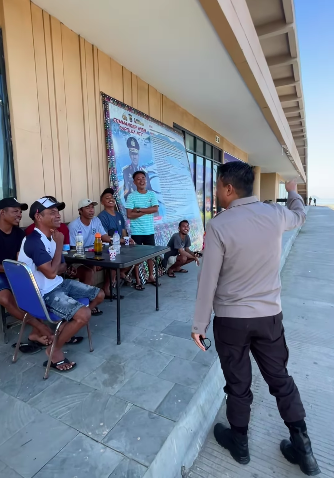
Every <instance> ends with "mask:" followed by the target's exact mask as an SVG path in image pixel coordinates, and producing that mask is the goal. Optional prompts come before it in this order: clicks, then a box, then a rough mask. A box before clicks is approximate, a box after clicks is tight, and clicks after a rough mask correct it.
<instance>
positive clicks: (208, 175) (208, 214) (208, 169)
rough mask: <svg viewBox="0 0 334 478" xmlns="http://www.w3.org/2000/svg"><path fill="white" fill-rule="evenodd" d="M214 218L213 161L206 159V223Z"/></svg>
mask: <svg viewBox="0 0 334 478" xmlns="http://www.w3.org/2000/svg"><path fill="white" fill-rule="evenodd" d="M211 218H212V161H210V160H209V159H206V160H205V225H206V224H207V222H208V221H209V220H210V219H211Z"/></svg>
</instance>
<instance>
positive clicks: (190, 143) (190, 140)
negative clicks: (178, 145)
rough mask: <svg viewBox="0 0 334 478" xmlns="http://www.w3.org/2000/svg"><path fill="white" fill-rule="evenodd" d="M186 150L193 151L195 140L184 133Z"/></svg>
mask: <svg viewBox="0 0 334 478" xmlns="http://www.w3.org/2000/svg"><path fill="white" fill-rule="evenodd" d="M186 149H190V150H191V151H195V138H194V136H191V135H190V134H188V133H186Z"/></svg>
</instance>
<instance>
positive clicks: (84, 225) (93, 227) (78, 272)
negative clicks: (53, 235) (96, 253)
mask: <svg viewBox="0 0 334 478" xmlns="http://www.w3.org/2000/svg"><path fill="white" fill-rule="evenodd" d="M97 204H98V203H97V202H95V201H92V200H91V199H81V201H79V204H78V210H79V217H78V218H77V219H74V221H72V222H70V224H69V225H68V229H69V231H70V246H71V247H75V242H76V239H75V238H76V236H77V234H78V231H81V232H82V235H83V241H84V247H90V246H93V245H94V241H95V234H96V233H97V232H99V233H100V234H101V238H102V242H108V243H109V242H110V237H109V236H108V234H107V232H106V231H105V230H104V227H103V226H102V223H101V221H100V219H99V218H98V217H96V216H95V206H97ZM97 270H101V268H98V269H97V268H96V267H94V266H93V267H88V266H84V265H78V266H77V267H76V269H75V268H72V276H73V277H77V278H78V279H79V280H80V282H83V283H84V284H88V285H92V284H94V276H95V273H96V271H97ZM107 282H108V281H107ZM108 284H109V282H108V283H107V284H106V287H105V290H108V289H109V285H108ZM101 313H102V312H101V311H100V310H99V309H97V310H96V311H94V312H93V315H100V314H101Z"/></svg>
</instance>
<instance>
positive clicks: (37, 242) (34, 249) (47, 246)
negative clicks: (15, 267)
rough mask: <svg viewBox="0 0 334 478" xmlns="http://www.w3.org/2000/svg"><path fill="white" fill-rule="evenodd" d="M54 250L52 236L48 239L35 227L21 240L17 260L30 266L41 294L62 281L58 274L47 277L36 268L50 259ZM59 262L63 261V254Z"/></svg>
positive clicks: (54, 244) (54, 245) (46, 292)
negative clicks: (51, 277)
mask: <svg viewBox="0 0 334 478" xmlns="http://www.w3.org/2000/svg"><path fill="white" fill-rule="evenodd" d="M55 252H56V243H55V241H54V240H53V238H51V239H49V238H48V237H46V235H45V234H43V232H42V231H40V230H39V229H37V228H36V227H35V229H34V230H33V232H32V233H31V234H29V236H27V237H25V238H24V239H23V241H22V245H21V249H20V252H19V259H18V260H19V261H20V262H24V263H25V264H27V266H28V267H30V269H31V271H32V273H33V274H34V277H35V279H36V282H37V285H38V287H39V290H40V291H41V294H42V295H45V294H48V293H49V292H51V291H52V290H53V289H55V288H56V287H57V286H58V285H59V284H61V283H62V282H63V278H62V277H60V276H56V277H55V278H54V279H48V278H47V277H45V275H44V274H43V273H42V272H40V271H39V270H37V267H39V266H41V265H43V264H46V263H47V262H50V261H52V259H53V257H54V255H55ZM61 262H64V257H63V256H62V258H61Z"/></svg>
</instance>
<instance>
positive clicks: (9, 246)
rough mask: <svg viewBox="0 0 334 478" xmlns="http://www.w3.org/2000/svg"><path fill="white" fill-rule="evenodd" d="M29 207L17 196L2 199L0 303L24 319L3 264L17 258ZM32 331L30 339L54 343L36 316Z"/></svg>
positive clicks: (19, 318) (50, 332)
mask: <svg viewBox="0 0 334 478" xmlns="http://www.w3.org/2000/svg"><path fill="white" fill-rule="evenodd" d="M27 209H28V205H27V204H21V203H19V202H18V201H17V200H16V199H15V198H5V199H2V200H1V201H0V264H1V265H0V304H1V305H2V306H3V307H4V308H5V309H6V310H7V311H8V312H9V314H10V315H11V316H12V317H15V319H18V320H23V317H24V313H23V312H22V310H21V309H19V308H18V307H17V305H16V302H15V299H14V296H13V294H12V291H11V288H10V285H9V282H8V280H7V277H6V275H5V272H4V268H3V266H2V261H3V260H4V259H11V260H13V261H16V260H17V256H18V254H19V251H20V248H21V244H22V241H23V238H24V232H23V230H22V229H20V227H19V224H20V221H21V218H22V211H26V210H27ZM28 323H29V325H31V326H32V331H31V333H30V335H29V340H30V341H32V342H38V343H39V344H41V345H49V344H51V343H52V337H53V332H52V331H51V329H50V328H49V327H47V326H46V325H45V324H43V323H42V322H40V321H39V320H37V319H36V318H34V317H29V318H28Z"/></svg>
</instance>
